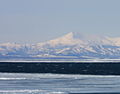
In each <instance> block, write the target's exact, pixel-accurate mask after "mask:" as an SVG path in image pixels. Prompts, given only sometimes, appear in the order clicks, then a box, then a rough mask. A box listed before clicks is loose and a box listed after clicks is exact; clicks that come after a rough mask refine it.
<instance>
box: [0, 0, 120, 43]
mask: <svg viewBox="0 0 120 94" xmlns="http://www.w3.org/2000/svg"><path fill="white" fill-rule="evenodd" d="M69 32H80V33H85V34H88V35H89V34H98V35H103V36H112V37H120V0H0V43H4V42H16V43H39V42H43V41H47V40H51V39H54V38H57V37H60V36H63V35H65V34H67V33H69Z"/></svg>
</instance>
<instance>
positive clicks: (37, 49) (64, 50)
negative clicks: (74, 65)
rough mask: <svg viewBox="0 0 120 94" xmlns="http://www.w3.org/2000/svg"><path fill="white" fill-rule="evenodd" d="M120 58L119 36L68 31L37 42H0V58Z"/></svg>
mask: <svg viewBox="0 0 120 94" xmlns="http://www.w3.org/2000/svg"><path fill="white" fill-rule="evenodd" d="M25 57H26V58H77V59H96V58H98V59H120V37H117V38H113V37H108V36H99V35H83V34H80V33H78V32H70V33H68V34H66V35H64V36H62V37H59V38H56V39H53V40H50V41H46V42H42V43H37V44H23V45H22V44H17V43H2V44H0V58H25Z"/></svg>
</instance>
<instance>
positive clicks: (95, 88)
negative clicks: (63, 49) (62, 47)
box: [0, 73, 120, 94]
mask: <svg viewBox="0 0 120 94" xmlns="http://www.w3.org/2000/svg"><path fill="white" fill-rule="evenodd" d="M93 92H96V93H98V92H101V93H103V94H104V93H105V92H109V93H110V92H118V93H120V76H111V75H109V76H102V75H98V76H95V75H62V74H20V73H0V94H69V93H93Z"/></svg>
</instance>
